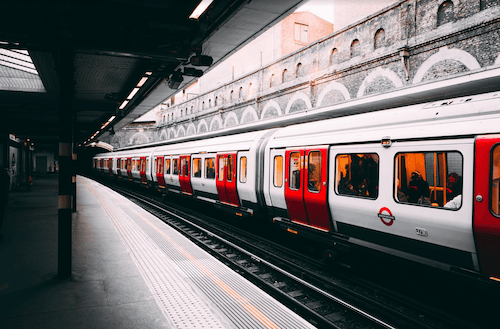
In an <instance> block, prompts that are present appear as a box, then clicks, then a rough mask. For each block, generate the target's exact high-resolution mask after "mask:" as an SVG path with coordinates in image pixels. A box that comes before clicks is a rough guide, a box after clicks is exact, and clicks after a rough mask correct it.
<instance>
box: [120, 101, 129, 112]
mask: <svg viewBox="0 0 500 329" xmlns="http://www.w3.org/2000/svg"><path fill="white" fill-rule="evenodd" d="M127 104H128V100H124V101H123V103H122V105H120V107H119V109H120V110H123V108H124V107H125V106H127Z"/></svg>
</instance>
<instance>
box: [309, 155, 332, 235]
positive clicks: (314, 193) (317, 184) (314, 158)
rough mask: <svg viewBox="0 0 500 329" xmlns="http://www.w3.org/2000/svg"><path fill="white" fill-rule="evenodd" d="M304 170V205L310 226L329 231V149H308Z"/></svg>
mask: <svg viewBox="0 0 500 329" xmlns="http://www.w3.org/2000/svg"><path fill="white" fill-rule="evenodd" d="M305 154H306V156H305V158H304V163H305V170H304V204H305V207H306V212H307V218H308V220H309V225H311V226H314V227H316V228H319V229H323V230H327V231H329V230H330V228H331V226H330V216H329V214H328V202H327V198H326V190H327V183H326V182H327V172H328V170H327V169H328V147H327V146H320V147H315V148H310V149H306V151H305Z"/></svg>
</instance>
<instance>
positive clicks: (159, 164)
mask: <svg viewBox="0 0 500 329" xmlns="http://www.w3.org/2000/svg"><path fill="white" fill-rule="evenodd" d="M158 160H159V161H158V171H157V173H158V174H162V173H163V159H162V158H159V159H158Z"/></svg>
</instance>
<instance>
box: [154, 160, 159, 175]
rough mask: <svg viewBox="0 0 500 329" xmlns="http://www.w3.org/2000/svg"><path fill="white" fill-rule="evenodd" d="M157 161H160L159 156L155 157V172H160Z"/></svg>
mask: <svg viewBox="0 0 500 329" xmlns="http://www.w3.org/2000/svg"><path fill="white" fill-rule="evenodd" d="M158 162H160V159H159V158H155V173H159V172H160V168H159V165H158Z"/></svg>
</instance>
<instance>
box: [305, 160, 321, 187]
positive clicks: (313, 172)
mask: <svg viewBox="0 0 500 329" xmlns="http://www.w3.org/2000/svg"><path fill="white" fill-rule="evenodd" d="M307 189H308V190H309V191H311V192H319V191H320V190H321V152H319V151H312V152H309V155H308V160H307Z"/></svg>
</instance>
